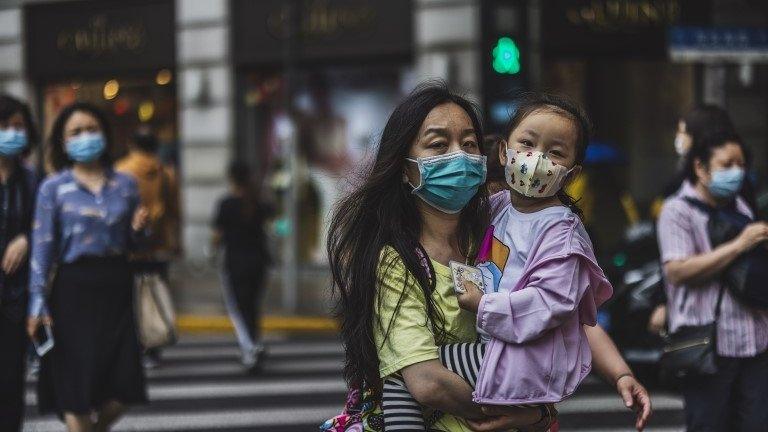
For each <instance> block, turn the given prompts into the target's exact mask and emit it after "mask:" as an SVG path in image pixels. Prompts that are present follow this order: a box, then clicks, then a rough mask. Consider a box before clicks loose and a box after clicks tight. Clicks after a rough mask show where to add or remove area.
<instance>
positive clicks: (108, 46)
mask: <svg viewBox="0 0 768 432" xmlns="http://www.w3.org/2000/svg"><path fill="white" fill-rule="evenodd" d="M56 45H57V48H58V49H59V50H60V51H63V52H66V53H70V54H89V55H92V56H95V57H99V56H102V55H104V54H115V53H121V52H129V53H133V54H139V53H141V52H142V51H143V50H144V47H145V46H146V45H147V29H146V28H145V27H144V24H143V23H141V22H140V21H136V22H131V23H120V24H117V25H110V23H109V21H108V20H107V17H106V16H105V15H97V16H95V17H94V18H93V19H92V20H91V21H90V22H89V23H88V26H87V27H84V28H75V29H66V30H62V31H61V33H59V35H58V37H57V39H56Z"/></svg>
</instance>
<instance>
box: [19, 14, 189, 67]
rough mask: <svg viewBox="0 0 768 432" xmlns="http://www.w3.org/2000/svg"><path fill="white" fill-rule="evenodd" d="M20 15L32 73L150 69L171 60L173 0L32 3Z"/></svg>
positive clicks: (173, 42) (173, 44) (172, 55)
mask: <svg viewBox="0 0 768 432" xmlns="http://www.w3.org/2000/svg"><path fill="white" fill-rule="evenodd" d="M25 17H26V28H27V32H26V34H27V47H28V49H27V53H28V56H27V61H28V71H29V73H30V74H31V75H32V76H33V77H37V78H57V77H69V76H88V75H98V74H107V73H108V74H118V73H130V72H134V71H147V70H152V71H154V70H157V69H162V68H168V67H172V66H173V64H174V63H175V57H176V52H175V26H174V22H175V21H174V5H173V1H172V0H126V1H122V2H116V1H104V0H101V1H77V2H66V1H64V2H57V3H47V4H33V5H29V6H27V7H26V8H25Z"/></svg>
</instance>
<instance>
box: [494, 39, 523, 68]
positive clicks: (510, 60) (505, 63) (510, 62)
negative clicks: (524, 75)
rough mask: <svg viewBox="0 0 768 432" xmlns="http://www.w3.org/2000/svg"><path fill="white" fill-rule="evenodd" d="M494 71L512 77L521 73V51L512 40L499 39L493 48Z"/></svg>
mask: <svg viewBox="0 0 768 432" xmlns="http://www.w3.org/2000/svg"><path fill="white" fill-rule="evenodd" d="M493 70H495V71H496V72H498V73H500V74H510V75H514V74H516V73H518V72H520V50H519V49H518V48H517V44H516V43H515V41H513V40H512V39H511V38H508V37H502V38H499V40H498V41H497V42H496V46H495V47H493Z"/></svg>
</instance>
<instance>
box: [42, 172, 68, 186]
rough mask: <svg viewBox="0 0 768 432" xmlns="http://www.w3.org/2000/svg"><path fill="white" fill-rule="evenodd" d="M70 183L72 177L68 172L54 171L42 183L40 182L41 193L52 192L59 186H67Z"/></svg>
mask: <svg viewBox="0 0 768 432" xmlns="http://www.w3.org/2000/svg"><path fill="white" fill-rule="evenodd" d="M71 181H72V175H71V173H70V171H69V170H62V171H56V172H53V173H51V174H48V175H47V176H46V177H45V178H44V179H43V181H42V182H40V190H41V191H53V190H56V189H57V188H58V187H59V186H61V185H64V184H67V183H69V182H71Z"/></svg>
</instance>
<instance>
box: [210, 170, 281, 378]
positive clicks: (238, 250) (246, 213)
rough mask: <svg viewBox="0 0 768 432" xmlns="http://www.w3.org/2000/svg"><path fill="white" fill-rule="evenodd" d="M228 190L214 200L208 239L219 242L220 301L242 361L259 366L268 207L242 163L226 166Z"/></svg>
mask: <svg viewBox="0 0 768 432" xmlns="http://www.w3.org/2000/svg"><path fill="white" fill-rule="evenodd" d="M228 175H229V193H228V194H227V196H225V197H224V198H223V199H222V200H221V201H220V202H219V205H218V209H217V212H216V215H215V217H214V222H213V235H212V239H211V243H212V246H213V248H214V250H216V249H218V248H219V247H223V248H224V268H223V272H222V288H223V293H224V303H225V305H226V307H227V311H228V313H229V316H230V318H231V319H232V322H233V324H234V326H235V332H236V334H237V340H238V343H239V344H240V349H241V351H242V363H243V365H244V366H245V367H246V368H247V369H248V370H249V371H250V372H251V373H255V372H258V371H259V368H260V366H261V359H262V357H263V355H264V352H265V349H264V345H263V344H262V342H261V331H260V328H261V327H260V326H261V309H262V302H263V299H264V294H265V292H266V287H265V284H264V282H265V277H266V273H267V269H268V268H269V264H270V254H269V251H268V249H267V235H266V232H265V231H264V223H265V222H266V220H267V218H268V217H269V214H270V211H269V209H268V207H267V206H266V205H264V204H263V203H262V202H261V201H260V200H259V197H258V196H257V194H256V192H255V191H254V190H253V184H252V177H251V170H250V168H249V167H248V165H246V164H245V163H242V162H234V163H232V164H231V165H230V166H229V174H228Z"/></svg>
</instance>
